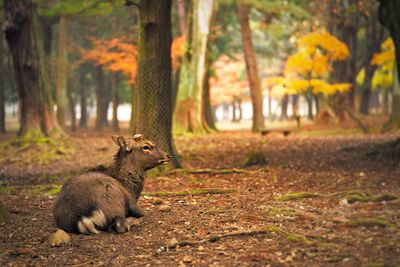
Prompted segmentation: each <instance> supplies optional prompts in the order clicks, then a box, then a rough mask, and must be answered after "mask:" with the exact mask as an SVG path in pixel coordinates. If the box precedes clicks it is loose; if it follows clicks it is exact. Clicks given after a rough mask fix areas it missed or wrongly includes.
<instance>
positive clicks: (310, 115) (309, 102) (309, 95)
mask: <svg viewBox="0 0 400 267" xmlns="http://www.w3.org/2000/svg"><path fill="white" fill-rule="evenodd" d="M305 98H306V101H307V107H308V115H307V118H308V119H309V120H313V119H314V113H313V98H314V96H313V94H312V93H311V92H307V93H306V95H305Z"/></svg>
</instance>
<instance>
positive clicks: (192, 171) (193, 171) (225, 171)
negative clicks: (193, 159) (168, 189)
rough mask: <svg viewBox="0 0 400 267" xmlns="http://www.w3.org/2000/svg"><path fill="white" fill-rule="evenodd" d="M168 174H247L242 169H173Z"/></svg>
mask: <svg viewBox="0 0 400 267" xmlns="http://www.w3.org/2000/svg"><path fill="white" fill-rule="evenodd" d="M169 173H188V174H231V173H249V171H246V170H243V169H236V168H233V169H184V168H182V169H173V170H171V171H170V172H169Z"/></svg>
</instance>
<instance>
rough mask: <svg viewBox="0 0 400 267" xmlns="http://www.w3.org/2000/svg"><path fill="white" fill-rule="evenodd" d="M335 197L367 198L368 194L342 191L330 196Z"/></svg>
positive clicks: (357, 191) (356, 191)
mask: <svg viewBox="0 0 400 267" xmlns="http://www.w3.org/2000/svg"><path fill="white" fill-rule="evenodd" d="M329 195H330V196H334V197H365V196H366V194H365V193H364V192H362V191H359V190H348V191H340V192H335V193H332V194H329Z"/></svg>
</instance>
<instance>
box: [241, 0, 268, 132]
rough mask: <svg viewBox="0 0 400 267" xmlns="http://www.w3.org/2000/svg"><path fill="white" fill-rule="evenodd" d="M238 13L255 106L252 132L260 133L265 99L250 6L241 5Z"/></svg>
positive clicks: (262, 126) (252, 99)
mask: <svg viewBox="0 0 400 267" xmlns="http://www.w3.org/2000/svg"><path fill="white" fill-rule="evenodd" d="M238 13H239V22H240V26H241V33H242V42H243V49H244V54H245V59H246V69H247V78H248V80H249V84H250V93H251V101H252V104H253V126H252V131H253V132H259V131H261V130H262V129H263V128H264V115H263V98H262V91H261V83H260V78H259V76H258V71H257V63H256V58H255V55H254V49H253V44H252V40H251V30H250V25H249V8H248V6H247V5H244V4H239V6H238Z"/></svg>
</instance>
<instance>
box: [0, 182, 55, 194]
mask: <svg viewBox="0 0 400 267" xmlns="http://www.w3.org/2000/svg"><path fill="white" fill-rule="evenodd" d="M60 190H61V186H59V185H55V184H46V185H34V186H20V185H19V186H3V187H1V188H0V192H1V193H2V194H7V195H11V194H13V193H15V192H17V191H22V192H24V194H27V195H41V194H45V195H49V196H55V195H57V194H58V193H59V192H60Z"/></svg>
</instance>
